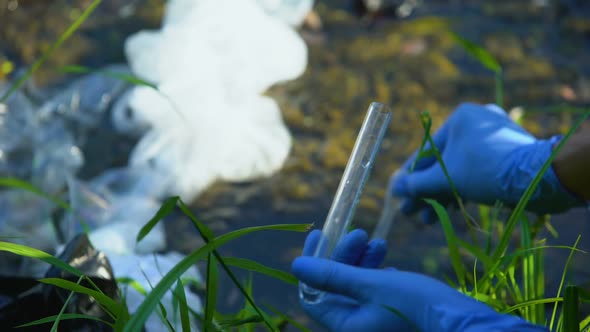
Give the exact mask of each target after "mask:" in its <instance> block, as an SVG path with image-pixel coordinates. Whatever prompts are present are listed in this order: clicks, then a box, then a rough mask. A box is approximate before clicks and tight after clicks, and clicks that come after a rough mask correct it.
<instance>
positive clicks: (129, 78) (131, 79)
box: [60, 65, 158, 90]
mask: <svg viewBox="0 0 590 332" xmlns="http://www.w3.org/2000/svg"><path fill="white" fill-rule="evenodd" d="M60 71H61V72H63V73H68V74H101V75H104V76H108V77H112V78H115V79H118V80H121V81H123V82H127V83H130V84H133V85H139V86H146V87H149V88H152V89H154V90H158V87H157V86H156V85H155V84H153V83H150V82H148V81H146V80H143V79H141V78H139V77H137V76H134V75H131V74H124V73H117V72H113V71H108V70H100V69H92V68H88V67H84V66H78V65H70V66H64V67H61V68H60Z"/></svg>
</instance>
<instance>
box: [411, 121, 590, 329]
mask: <svg viewBox="0 0 590 332" xmlns="http://www.w3.org/2000/svg"><path fill="white" fill-rule="evenodd" d="M588 116H590V111H587V112H586V113H585V114H584V115H583V116H582V117H580V119H579V120H578V121H576V122H575V123H574V125H573V126H572V127H571V129H570V130H569V131H568V133H567V134H566V135H565V136H564V137H563V139H562V140H561V141H560V142H559V144H558V145H557V146H556V147H555V148H554V150H553V152H552V154H551V156H550V157H549V158H548V160H547V161H546V162H545V163H544V164H543V166H542V167H541V169H540V171H539V172H538V174H537V175H536V176H535V178H534V179H533V180H532V181H531V183H530V184H529V186H528V187H527V189H526V190H525V192H524V193H523V195H522V197H521V198H520V200H519V202H518V204H517V205H516V207H515V208H514V209H513V210H512V213H511V215H510V217H509V218H508V220H497V215H498V214H497V212H496V211H497V210H498V209H499V205H497V206H496V207H495V208H494V209H493V210H490V209H489V208H487V209H486V208H484V209H480V212H482V213H481V217H482V219H483V221H482V225H484V228H483V229H479V230H478V231H479V232H480V233H482V234H485V235H486V236H485V238H484V241H483V243H482V242H481V241H479V239H475V238H472V242H467V241H465V240H462V239H460V238H459V236H458V235H457V234H456V232H455V230H454V227H453V225H452V223H451V220H450V217H449V215H448V213H447V211H446V210H445V208H444V207H443V206H442V205H441V204H439V203H438V202H437V201H435V200H431V199H426V202H427V203H428V204H430V205H431V206H432V208H433V209H434V210H435V212H436V214H437V216H438V218H439V220H440V222H441V226H442V229H443V232H444V235H445V238H446V241H447V246H448V248H449V258H450V260H451V263H452V266H453V270H454V272H455V278H456V280H458V282H459V285H458V286H456V285H455V286H456V287H457V288H458V289H460V290H461V291H462V292H464V293H466V294H467V295H470V296H473V297H474V298H476V299H478V300H480V301H482V302H485V303H487V304H489V305H490V306H492V307H494V308H495V309H496V310H498V311H500V312H506V313H509V312H516V314H518V315H519V316H521V317H523V318H525V319H527V320H529V321H531V322H533V323H536V324H540V325H545V326H548V327H549V328H550V329H551V330H552V331H567V332H569V331H578V328H579V329H582V328H584V327H585V326H588V325H589V322H590V316H588V317H586V318H585V319H584V320H582V321H580V319H579V317H578V312H577V310H578V303H579V301H581V300H584V301H587V300H588V298H587V297H582V296H580V295H579V294H580V292H582V291H583V290H581V289H580V288H579V287H576V286H574V285H570V286H568V287H570V288H569V289H570V290H569V293H567V294H568V296H564V295H563V292H562V290H563V286H564V283H565V281H566V274H567V271H568V267H569V264H570V261H571V257H572V255H573V253H574V252H582V253H584V254H585V252H583V251H580V250H578V249H577V245H578V242H579V239H580V238H579V237H578V240H577V241H576V242H575V243H574V244H573V245H572V246H571V247H570V246H546V245H545V244H544V242H545V241H544V240H543V239H541V240H538V239H536V235H537V234H538V229H539V227H540V225H544V224H545V219H544V218H539V219H538V222H537V223H536V224H533V223H531V222H530V220H529V219H528V218H527V216H526V215H525V214H524V211H525V207H526V205H527V203H528V201H529V200H530V198H531V196H532V195H533V193H534V192H535V190H536V188H537V186H538V185H539V182H540V181H541V179H542V177H543V175H544V174H545V172H546V171H547V169H548V168H549V167H550V165H551V162H552V161H553V159H554V158H555V156H556V155H557V153H559V151H560V149H561V148H562V146H563V145H564V144H565V143H566V142H567V141H568V140H569V138H570V136H571V135H572V133H573V132H575V131H576V130H577V129H578V128H579V127H580V125H581V123H582V122H583V121H584V120H585V119H586V118H587V117H588ZM421 118H422V119H423V120H422V121H423V124H424V128H425V138H424V140H425V142H426V141H427V142H429V143H430V149H432V150H433V151H432V152H430V153H429V155H433V156H435V157H436V159H437V161H438V162H439V163H440V164H441V165H442V168H443V170H445V174H446V175H447V180H448V181H449V182H450V183H451V188H452V190H453V192H454V193H455V195H456V196H458V195H457V193H456V190H455V187H454V185H452V179H451V178H450V177H449V176H448V173H447V172H446V167H445V166H444V161H443V160H442V158H441V154H440V152H439V151H438V149H437V147H436V146H435V145H434V144H433V142H432V139H431V137H430V132H429V130H430V126H429V123H430V121H429V118H430V117H429V115H428V113H427V112H423V113H422V117H421ZM424 145H425V144H424V143H423V144H422V146H424ZM419 156H420V154H419ZM458 201H459V202H460V199H458ZM459 208H460V209H461V210H464V206H463V205H462V204H459ZM462 212H463V214H464V215H467V212H466V211H462ZM494 224H498V225H501V226H500V227H498V228H497V229H498V231H497V232H496V236H497V241H496V242H497V243H496V244H495V247H493V242H494V241H493V238H492V235H493V229H494V227H493V225H494ZM517 225H520V233H521V237H520V243H519V247H517V249H516V250H515V251H514V252H509V245H510V243H511V240H512V238H513V234H514V230H515V229H516V227H517ZM549 248H555V249H568V250H570V255H569V257H568V259H567V261H566V262H565V264H564V267H563V273H562V278H561V282H560V287H559V290H558V292H557V294H556V295H555V296H554V297H546V294H545V266H544V251H545V250H547V249H549ZM461 253H467V255H468V256H470V257H471V258H472V259H473V260H474V261H475V263H474V266H473V268H472V269H469V268H468V267H466V266H465V265H466V263H465V260H464V259H463V258H464V257H463V256H462V255H461ZM478 263H479V266H480V268H479V269H478V268H477V267H476V266H475V265H476V264H478ZM470 270H471V271H473V272H472V273H468V271H470ZM478 270H482V271H481V272H479V273H478ZM518 275H520V278H518ZM566 289H567V288H566ZM547 304H553V310H552V311H551V318H550V320H549V321H547V309H548V308H546V305H547ZM560 304H561V311H560V314H559V318H558V319H557V318H556V317H557V314H558V308H559V305H560ZM572 311H575V312H572ZM574 327H575V328H574Z"/></svg>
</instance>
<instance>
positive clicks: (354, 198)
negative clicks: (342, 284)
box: [299, 102, 391, 303]
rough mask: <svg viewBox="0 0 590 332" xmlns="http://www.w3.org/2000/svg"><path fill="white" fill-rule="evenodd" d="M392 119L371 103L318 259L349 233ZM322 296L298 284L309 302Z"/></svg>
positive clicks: (378, 106)
mask: <svg viewBox="0 0 590 332" xmlns="http://www.w3.org/2000/svg"><path fill="white" fill-rule="evenodd" d="M390 120H391V112H390V111H389V109H388V108H387V106H385V105H383V104H381V103H376V102H373V103H371V105H370V106H369V109H368V111H367V115H366V116H365V120H364V122H363V125H362V127H361V130H360V132H359V134H358V137H357V139H356V142H355V144H354V148H353V149H352V153H351V154H350V157H349V159H348V163H347V164H346V168H345V170H344V174H343V175H342V178H341V179H340V185H339V186H338V190H337V191H336V195H334V201H333V202H332V206H331V207H330V211H329V212H328V216H327V217H326V221H325V223H324V228H323V229H322V236H321V238H320V241H319V242H318V244H317V247H316V249H315V255H314V256H315V257H322V258H330V257H331V255H332V250H333V249H334V247H335V246H336V243H338V241H339V240H340V239H341V238H342V236H344V234H346V231H347V229H348V227H349V225H350V222H351V220H352V217H353V215H354V211H355V208H356V206H357V203H358V201H359V197H360V196H361V192H362V189H363V187H364V185H365V182H366V181H367V178H368V176H369V172H370V170H371V167H372V166H373V162H374V160H375V156H376V155H377V151H379V147H380V146H381V142H382V141H383V137H384V136H385V131H386V129H387V126H388V125H389V121H390ZM323 295H324V293H323V292H322V291H319V290H317V289H314V288H311V287H309V286H307V285H306V284H304V283H300V285H299V296H300V297H301V299H302V300H303V301H305V302H307V303H317V302H320V301H321V300H322V298H323Z"/></svg>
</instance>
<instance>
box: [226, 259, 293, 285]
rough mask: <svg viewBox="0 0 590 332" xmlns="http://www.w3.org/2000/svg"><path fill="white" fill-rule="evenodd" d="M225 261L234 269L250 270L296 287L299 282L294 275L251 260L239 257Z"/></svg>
mask: <svg viewBox="0 0 590 332" xmlns="http://www.w3.org/2000/svg"><path fill="white" fill-rule="evenodd" d="M223 261H224V262H225V264H227V265H230V266H234V267H237V268H240V269H244V270H248V271H253V272H258V273H262V274H265V275H267V276H270V277H273V278H275V279H278V280H281V281H284V282H286V283H288V284H291V285H295V286H296V285H297V284H298V280H297V278H295V276H294V275H292V274H290V273H288V272H285V271H281V270H278V269H273V268H271V267H268V266H265V265H263V264H260V263H258V262H255V261H252V260H249V259H245V258H239V257H223Z"/></svg>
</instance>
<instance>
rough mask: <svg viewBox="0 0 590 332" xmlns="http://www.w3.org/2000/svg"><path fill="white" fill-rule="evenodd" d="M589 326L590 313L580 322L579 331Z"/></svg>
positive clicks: (585, 329)
mask: <svg viewBox="0 0 590 332" xmlns="http://www.w3.org/2000/svg"><path fill="white" fill-rule="evenodd" d="M589 328H590V315H588V316H587V317H586V318H584V319H583V320H582V321H581V322H580V331H587V330H588V329H589Z"/></svg>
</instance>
